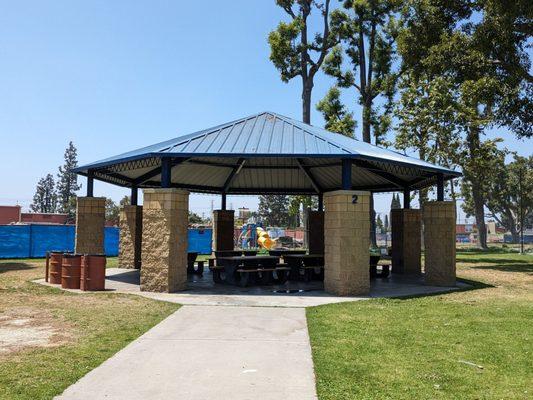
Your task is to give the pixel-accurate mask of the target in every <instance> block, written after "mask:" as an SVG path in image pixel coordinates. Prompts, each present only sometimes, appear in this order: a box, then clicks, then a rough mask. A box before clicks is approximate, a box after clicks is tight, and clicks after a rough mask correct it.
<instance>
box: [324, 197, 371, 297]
mask: <svg viewBox="0 0 533 400" xmlns="http://www.w3.org/2000/svg"><path fill="white" fill-rule="evenodd" d="M324 207H325V209H326V211H325V213H324V244H325V270H324V273H325V276H324V289H325V290H326V291H327V292H330V293H333V294H336V295H340V296H350V295H352V296H353V295H365V294H368V293H369V292H370V273H369V258H370V255H369V247H370V235H369V232H370V212H369V207H370V193H369V192H360V191H352V190H338V191H334V192H328V193H325V194H324Z"/></svg>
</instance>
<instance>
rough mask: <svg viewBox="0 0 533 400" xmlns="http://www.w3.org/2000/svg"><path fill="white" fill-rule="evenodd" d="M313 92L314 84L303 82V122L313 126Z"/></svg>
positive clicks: (308, 81)
mask: <svg viewBox="0 0 533 400" xmlns="http://www.w3.org/2000/svg"><path fill="white" fill-rule="evenodd" d="M312 91H313V82H311V81H310V80H307V81H304V82H303V88H302V121H303V122H304V123H305V124H311V93H312Z"/></svg>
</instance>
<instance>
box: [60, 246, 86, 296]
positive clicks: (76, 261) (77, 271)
mask: <svg viewBox="0 0 533 400" xmlns="http://www.w3.org/2000/svg"><path fill="white" fill-rule="evenodd" d="M80 276H81V255H79V254H65V255H63V267H62V268H61V287H62V288H63V289H79V288H80Z"/></svg>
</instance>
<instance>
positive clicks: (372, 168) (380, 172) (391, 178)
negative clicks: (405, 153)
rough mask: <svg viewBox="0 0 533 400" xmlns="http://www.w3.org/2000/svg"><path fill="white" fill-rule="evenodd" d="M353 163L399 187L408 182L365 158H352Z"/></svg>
mask: <svg viewBox="0 0 533 400" xmlns="http://www.w3.org/2000/svg"><path fill="white" fill-rule="evenodd" d="M354 164H355V165H357V166H358V167H360V168H363V169H364V170H365V171H368V172H370V173H372V174H374V175H377V176H379V177H380V178H383V179H385V180H386V181H388V182H390V183H392V184H394V185H396V186H398V187H399V188H404V187H405V186H407V185H408V184H409V182H407V181H404V180H403V179H400V178H398V177H397V176H396V175H394V174H391V173H390V172H388V171H385V170H384V169H382V168H380V167H378V166H377V165H374V164H372V163H371V162H369V161H366V160H354Z"/></svg>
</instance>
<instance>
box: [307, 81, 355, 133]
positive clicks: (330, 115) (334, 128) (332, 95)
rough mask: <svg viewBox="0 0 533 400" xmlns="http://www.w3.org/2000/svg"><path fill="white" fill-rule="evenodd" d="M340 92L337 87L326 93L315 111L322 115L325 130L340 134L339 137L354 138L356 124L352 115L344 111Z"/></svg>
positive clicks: (344, 107)
mask: <svg viewBox="0 0 533 400" xmlns="http://www.w3.org/2000/svg"><path fill="white" fill-rule="evenodd" d="M340 95H341V92H340V90H339V88H338V87H336V86H333V87H332V88H331V89H329V91H328V92H327V93H326V96H325V97H324V98H323V99H322V100H320V101H319V102H318V103H317V105H316V109H317V110H318V111H320V112H321V113H322V116H323V117H324V121H326V124H325V126H324V127H325V128H326V129H327V130H328V131H331V132H336V133H340V134H341V135H344V136H348V137H352V138H353V137H354V129H355V127H356V125H357V124H356V122H355V120H354V118H353V113H352V112H349V111H348V110H347V109H346V106H345V105H344V104H342V102H341V100H340Z"/></svg>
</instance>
